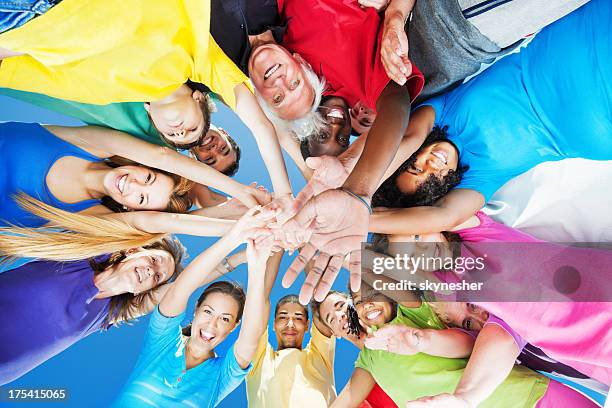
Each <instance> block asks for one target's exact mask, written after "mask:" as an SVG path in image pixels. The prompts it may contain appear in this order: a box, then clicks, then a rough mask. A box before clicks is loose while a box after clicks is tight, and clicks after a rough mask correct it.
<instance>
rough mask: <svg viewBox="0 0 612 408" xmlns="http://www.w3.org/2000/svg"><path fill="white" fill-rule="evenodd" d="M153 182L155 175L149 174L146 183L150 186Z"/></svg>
mask: <svg viewBox="0 0 612 408" xmlns="http://www.w3.org/2000/svg"><path fill="white" fill-rule="evenodd" d="M151 180H153V174H151V173H149V175H148V176H147V180H146V181H145V183H147V184H150V183H151Z"/></svg>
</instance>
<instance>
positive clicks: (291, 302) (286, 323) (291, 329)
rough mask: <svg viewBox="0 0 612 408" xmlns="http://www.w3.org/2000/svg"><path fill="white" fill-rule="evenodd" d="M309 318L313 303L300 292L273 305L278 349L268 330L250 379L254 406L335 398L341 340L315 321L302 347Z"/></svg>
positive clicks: (304, 404)
mask: <svg viewBox="0 0 612 408" xmlns="http://www.w3.org/2000/svg"><path fill="white" fill-rule="evenodd" d="M314 319H315V318H313V320H314ZM309 323H310V321H309V319H308V308H307V307H306V306H303V305H301V304H300V303H299V301H298V297H297V296H296V295H287V296H284V297H283V298H281V299H280V300H279V301H278V303H277V304H276V308H275V310H274V333H275V334H276V341H277V343H278V350H274V348H273V347H272V345H271V344H270V343H269V341H268V335H267V331H266V334H264V336H263V337H262V338H261V339H260V341H259V346H258V348H257V352H256V353H255V357H254V358H253V369H252V370H251V372H250V373H249V375H248V377H247V380H246V381H247V398H248V401H249V406H250V407H256V408H260V407H265V408H276V407H279V408H280V407H283V408H285V407H313V408H317V407H327V406H329V405H330V404H331V403H332V402H333V400H334V399H335V398H336V389H335V386H334V354H335V350H336V340H335V338H333V337H332V338H328V337H326V336H325V335H323V334H321V332H319V330H317V326H316V325H315V324H313V325H312V327H311V329H310V336H311V339H310V341H309V342H308V344H307V345H306V347H303V348H302V343H303V341H304V334H306V330H307V329H308V325H309Z"/></svg>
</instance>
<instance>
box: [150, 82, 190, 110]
mask: <svg viewBox="0 0 612 408" xmlns="http://www.w3.org/2000/svg"><path fill="white" fill-rule="evenodd" d="M192 93H193V91H192V90H191V88H189V87H188V86H187V85H185V84H183V85H181V86H179V87H178V88H176V90H175V91H174V92H172V93H171V94H170V95H168V96H165V97H163V98H162V99H160V100H158V101H152V102H149V103H150V104H151V105H166V104H169V103H172V102H174V101H176V100H177V99H179V98H181V97H183V96H185V95H190V96H191V94H192Z"/></svg>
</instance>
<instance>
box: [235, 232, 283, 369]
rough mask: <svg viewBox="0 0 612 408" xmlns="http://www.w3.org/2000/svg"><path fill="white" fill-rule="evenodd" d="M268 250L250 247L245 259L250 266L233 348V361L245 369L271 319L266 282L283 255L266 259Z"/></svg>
mask: <svg viewBox="0 0 612 408" xmlns="http://www.w3.org/2000/svg"><path fill="white" fill-rule="evenodd" d="M269 254H270V249H269V248H267V249H265V248H264V249H257V248H256V245H254V244H252V243H249V247H248V248H247V258H248V263H249V287H248V290H247V296H246V301H245V304H244V316H243V318H242V327H241V329H240V334H239V335H238V339H237V340H236V344H235V345H234V353H235V354H236V361H238V364H239V365H240V367H242V368H247V367H248V366H249V364H251V360H253V357H254V356H255V352H256V351H257V345H258V344H259V338H260V337H261V335H262V334H263V332H264V330H266V327H267V323H268V316H270V297H269V294H268V293H267V290H266V279H267V277H268V276H269V275H276V273H277V272H278V267H279V266H280V261H281V259H282V253H277V254H274V255H273V256H272V257H269Z"/></svg>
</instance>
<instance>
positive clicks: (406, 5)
mask: <svg viewBox="0 0 612 408" xmlns="http://www.w3.org/2000/svg"><path fill="white" fill-rule="evenodd" d="M415 2H416V0H391V1H390V2H389V5H388V6H387V9H386V10H385V22H387V21H388V20H392V19H393V20H394V19H397V20H398V21H401V22H406V20H408V16H410V13H412V9H413V8H414V4H415Z"/></svg>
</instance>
